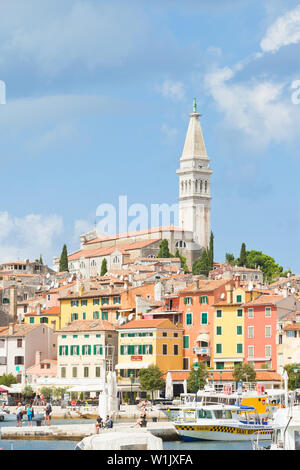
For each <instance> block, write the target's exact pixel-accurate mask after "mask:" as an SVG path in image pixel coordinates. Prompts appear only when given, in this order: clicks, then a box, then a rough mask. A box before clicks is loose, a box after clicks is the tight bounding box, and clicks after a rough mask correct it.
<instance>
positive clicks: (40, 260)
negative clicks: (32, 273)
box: [39, 255, 44, 264]
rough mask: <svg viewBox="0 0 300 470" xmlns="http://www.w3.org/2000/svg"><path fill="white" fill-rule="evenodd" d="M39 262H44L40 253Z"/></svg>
mask: <svg viewBox="0 0 300 470" xmlns="http://www.w3.org/2000/svg"><path fill="white" fill-rule="evenodd" d="M39 263H40V264H44V262H43V257H42V255H40V259H39Z"/></svg>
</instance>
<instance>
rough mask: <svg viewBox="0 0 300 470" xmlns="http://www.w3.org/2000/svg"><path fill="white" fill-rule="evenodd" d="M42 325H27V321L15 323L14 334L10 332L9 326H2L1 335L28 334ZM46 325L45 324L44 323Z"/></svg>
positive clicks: (0, 328)
mask: <svg viewBox="0 0 300 470" xmlns="http://www.w3.org/2000/svg"><path fill="white" fill-rule="evenodd" d="M41 326H42V325H27V324H25V323H15V324H14V332H13V334H12V335H10V334H9V327H8V326H4V327H0V336H26V335H28V333H31V332H32V331H33V330H35V329H36V328H40V327H41ZM43 326H45V325H43Z"/></svg>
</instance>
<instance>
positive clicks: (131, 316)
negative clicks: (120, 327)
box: [128, 313, 133, 321]
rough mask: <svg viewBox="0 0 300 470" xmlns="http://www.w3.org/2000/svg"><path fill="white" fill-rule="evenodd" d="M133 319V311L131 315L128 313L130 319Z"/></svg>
mask: <svg viewBox="0 0 300 470" xmlns="http://www.w3.org/2000/svg"><path fill="white" fill-rule="evenodd" d="M132 319H133V313H131V314H130V315H128V320H129V321H131V320H132Z"/></svg>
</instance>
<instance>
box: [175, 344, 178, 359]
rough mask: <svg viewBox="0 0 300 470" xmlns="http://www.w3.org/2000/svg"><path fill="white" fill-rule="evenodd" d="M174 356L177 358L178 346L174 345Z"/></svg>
mask: <svg viewBox="0 0 300 470" xmlns="http://www.w3.org/2000/svg"><path fill="white" fill-rule="evenodd" d="M174 356H178V344H174Z"/></svg>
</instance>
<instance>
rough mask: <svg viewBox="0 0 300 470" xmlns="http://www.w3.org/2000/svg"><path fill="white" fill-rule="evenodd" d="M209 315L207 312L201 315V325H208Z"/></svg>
mask: <svg viewBox="0 0 300 470" xmlns="http://www.w3.org/2000/svg"><path fill="white" fill-rule="evenodd" d="M207 315H208V314H207V313H206V312H202V313H201V325H207Z"/></svg>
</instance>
